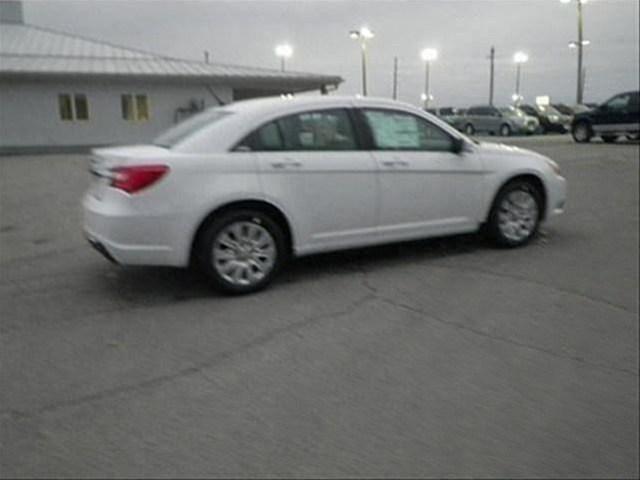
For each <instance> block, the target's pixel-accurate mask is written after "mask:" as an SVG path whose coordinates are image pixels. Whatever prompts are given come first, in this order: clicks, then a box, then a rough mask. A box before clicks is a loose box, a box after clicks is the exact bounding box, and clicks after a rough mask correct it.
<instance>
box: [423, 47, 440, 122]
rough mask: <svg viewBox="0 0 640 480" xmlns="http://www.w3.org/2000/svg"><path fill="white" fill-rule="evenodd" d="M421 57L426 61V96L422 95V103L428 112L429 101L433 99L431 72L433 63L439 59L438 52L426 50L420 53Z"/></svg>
mask: <svg viewBox="0 0 640 480" xmlns="http://www.w3.org/2000/svg"><path fill="white" fill-rule="evenodd" d="M420 57H422V60H423V61H424V94H423V95H422V101H423V102H424V109H425V110H426V109H427V108H429V100H431V99H432V98H433V96H432V95H431V90H430V85H429V70H430V67H431V62H433V61H435V60H437V59H438V50H436V49H435V48H425V49H424V50H422V52H420Z"/></svg>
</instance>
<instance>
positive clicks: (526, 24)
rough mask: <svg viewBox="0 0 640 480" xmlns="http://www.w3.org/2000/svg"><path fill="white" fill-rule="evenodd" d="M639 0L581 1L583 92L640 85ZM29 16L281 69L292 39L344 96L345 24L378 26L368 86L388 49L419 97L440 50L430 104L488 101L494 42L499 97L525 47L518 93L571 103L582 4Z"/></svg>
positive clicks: (37, 5)
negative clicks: (429, 56)
mask: <svg viewBox="0 0 640 480" xmlns="http://www.w3.org/2000/svg"><path fill="white" fill-rule="evenodd" d="M639 3H640V2H639V1H638V0H590V1H589V2H588V3H587V4H586V5H585V8H584V13H585V38H586V39H589V40H590V41H591V45H589V46H588V47H586V49H585V66H586V69H587V77H586V88H585V100H586V101H601V100H604V99H606V98H607V97H609V96H610V95H612V94H613V93H616V92H619V91H624V90H631V89H638V88H639V87H638V84H639V81H640V80H639V75H640V74H639V68H640V67H639V60H638V57H639V55H640V52H639V41H640V40H639V32H638V28H639V27H638V23H639V21H638V16H639ZM24 13H25V21H26V22H27V23H32V24H35V25H39V26H47V27H50V28H54V29H58V30H64V31H67V32H71V33H76V34H80V35H83V36H87V37H92V38H95V39H99V40H106V41H109V42H111V43H116V44H120V45H123V46H129V47H135V48H140V49H144V50H149V51H153V52H157V53H160V54H164V55H169V56H175V57H181V58H188V59H195V60H202V59H203V51H204V50H209V51H210V55H211V59H212V61H217V62H222V63H234V64H244V65H251V66H261V67H273V68H279V63H278V60H277V58H276V57H275V55H274V52H273V49H274V47H275V45H277V44H278V43H282V42H288V43H290V44H291V45H292V46H293V48H294V55H293V57H292V58H291V59H290V61H289V62H288V68H290V69H291V70H300V71H310V72H317V73H328V74H337V75H340V76H342V77H343V78H344V79H345V82H344V83H343V84H342V85H341V87H340V90H339V91H340V92H342V93H346V94H352V93H357V92H359V90H360V70H359V69H360V63H359V61H360V57H359V55H360V52H359V49H358V46H357V43H356V42H355V41H353V40H351V39H350V38H349V37H348V31H349V30H352V29H354V28H358V27H360V26H361V25H365V24H366V25H367V26H369V27H370V28H371V29H372V30H373V31H374V33H375V38H374V39H373V40H371V42H370V47H369V52H370V59H369V60H370V62H369V94H370V95H376V96H387V97H388V96H391V89H392V70H393V57H394V56H397V57H398V58H399V62H400V68H399V92H400V95H399V96H400V99H401V100H405V101H408V102H411V103H414V104H418V103H419V97H420V94H421V92H422V91H423V84H424V65H423V63H422V62H421V60H420V57H419V53H420V50H421V49H422V48H424V47H435V48H437V49H438V50H439V52H440V58H439V59H438V61H437V62H436V63H435V64H434V65H433V67H432V70H431V83H432V93H433V95H434V96H435V104H436V105H440V106H444V105H456V106H463V105H468V104H472V103H473V104H475V103H486V102H487V100H488V83H489V61H488V60H487V57H488V54H489V49H490V47H491V45H495V47H496V85H495V99H496V100H495V101H496V103H498V104H506V103H508V102H509V101H510V97H511V95H512V94H513V92H514V88H515V66H514V64H513V62H512V57H513V54H514V52H516V51H517V50H522V51H525V52H526V53H528V54H529V62H528V63H527V64H526V65H525V66H524V69H523V76H522V88H521V90H522V93H523V95H524V96H525V98H526V99H527V100H533V99H534V97H535V96H536V95H551V97H552V99H554V100H556V101H564V102H567V103H574V102H575V85H576V52H575V51H574V50H571V49H569V48H568V47H567V43H568V42H569V41H571V40H575V39H576V37H577V15H576V5H575V4H574V3H573V4H568V5H565V4H562V3H560V1H559V0H472V1H470V0H407V1H404V0H391V1H375V0H361V1H355V0H334V1H314V0H295V1H278V0H271V1H251V0H226V1H223V0H200V1H188V0H186V1H167V0H156V1H149V0H144V1H143V0H134V1H131V0H129V1H114V0H107V1H104V0H86V1H51V0H48V1H26V2H24Z"/></svg>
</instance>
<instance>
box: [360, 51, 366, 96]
mask: <svg viewBox="0 0 640 480" xmlns="http://www.w3.org/2000/svg"><path fill="white" fill-rule="evenodd" d="M360 45H361V46H362V95H363V96H364V97H366V96H367V44H366V42H360Z"/></svg>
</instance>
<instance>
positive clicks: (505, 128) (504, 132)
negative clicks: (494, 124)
mask: <svg viewBox="0 0 640 480" xmlns="http://www.w3.org/2000/svg"><path fill="white" fill-rule="evenodd" d="M500 135H501V136H503V137H508V136H510V135H511V127H510V126H509V125H507V124H506V123H505V124H503V125H501V126H500Z"/></svg>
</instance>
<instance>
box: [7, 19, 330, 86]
mask: <svg viewBox="0 0 640 480" xmlns="http://www.w3.org/2000/svg"><path fill="white" fill-rule="evenodd" d="M27 75H28V76H83V75H87V76H116V77H120V76H121V77H144V78H179V79H198V80H209V81H221V80H223V81H227V82H230V83H233V84H236V83H245V84H247V83H250V84H252V85H253V84H255V82H262V83H278V84H280V85H285V86H288V87H292V88H296V87H298V88H303V87H306V88H319V87H320V86H322V85H331V84H333V85H337V84H339V83H340V82H342V78H341V77H339V76H335V75H319V74H314V73H303V72H281V71H279V70H274V69H268V68H256V67H245V66H237V65H224V64H216V63H204V62H196V61H190V60H182V59H177V58H171V57H165V56H161V55H157V54H154V53H150V52H144V51H141V50H135V49H130V48H126V47H121V46H116V45H111V44H109V43H106V42H101V41H97V40H92V39H87V38H82V37H79V36H76V35H70V34H67V33H62V32H57V31H54V30H49V29H46V28H42V27H36V26H33V25H28V24H21V23H3V24H1V25H0V77H3V76H4V77H7V76H27Z"/></svg>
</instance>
